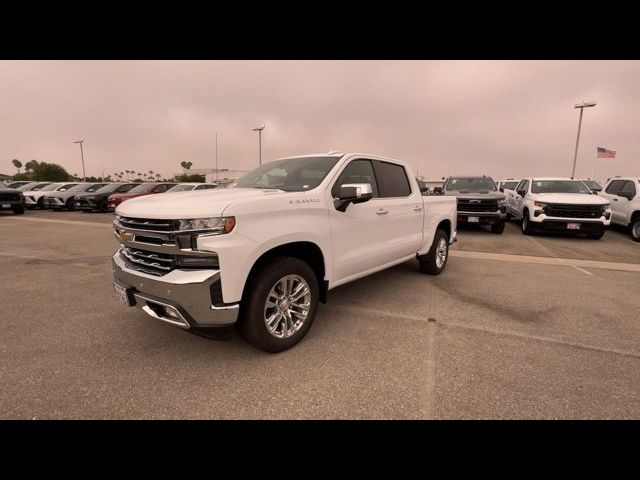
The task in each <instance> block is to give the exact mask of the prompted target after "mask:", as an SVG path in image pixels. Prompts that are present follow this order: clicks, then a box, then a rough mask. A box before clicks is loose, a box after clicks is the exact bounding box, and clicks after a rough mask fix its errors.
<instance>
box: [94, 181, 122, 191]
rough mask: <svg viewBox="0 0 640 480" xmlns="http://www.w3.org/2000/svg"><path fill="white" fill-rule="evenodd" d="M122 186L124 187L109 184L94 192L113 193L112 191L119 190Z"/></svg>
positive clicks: (120, 184) (117, 184)
mask: <svg viewBox="0 0 640 480" xmlns="http://www.w3.org/2000/svg"><path fill="white" fill-rule="evenodd" d="M122 185H125V184H124V183H111V184H107V185H105V186H104V187H100V188H99V189H97V190H95V192H96V193H107V192H113V191H114V190H117V189H118V188H120V187H121V186H122Z"/></svg>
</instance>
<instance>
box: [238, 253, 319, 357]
mask: <svg viewBox="0 0 640 480" xmlns="http://www.w3.org/2000/svg"><path fill="white" fill-rule="evenodd" d="M298 288H300V291H297V289H298ZM304 292H306V293H304ZM301 294H302V296H301V297H298V298H296V295H301ZM319 297H320V288H319V286H318V279H317V277H316V275H315V273H314V271H313V270H312V269H311V267H310V266H309V265H308V264H307V263H306V262H304V261H302V260H300V259H298V258H293V257H275V258H272V259H271V260H269V261H268V262H265V263H263V264H262V265H260V266H259V267H258V268H257V269H256V270H255V271H254V272H253V273H252V274H251V277H250V278H249V280H248V281H247V285H246V287H245V294H244V296H243V300H242V303H241V304H240V312H239V315H238V321H237V322H236V328H237V329H238V333H239V334H240V336H241V337H242V338H243V339H244V340H245V341H246V342H247V343H249V344H250V345H252V346H254V347H256V348H258V349H260V350H263V351H265V352H270V353H277V352H282V351H284V350H287V349H288V348H291V347H293V346H294V345H295V344H296V343H298V342H299V341H300V340H302V338H303V337H304V336H305V335H306V334H307V332H308V331H309V329H310V328H311V325H312V323H313V319H314V318H315V316H316V311H317V309H318V299H319ZM294 299H295V300H294ZM291 306H293V308H290V307H291ZM305 311H306V316H305V315H304V312H305ZM269 322H270V325H271V330H269V328H268V327H267V323H269Z"/></svg>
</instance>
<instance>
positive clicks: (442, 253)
mask: <svg viewBox="0 0 640 480" xmlns="http://www.w3.org/2000/svg"><path fill="white" fill-rule="evenodd" d="M446 261H447V241H446V240H445V239H444V238H441V239H440V241H439V242H438V247H437V248H436V266H437V267H438V268H439V269H440V268H442V266H443V265H444V262H446Z"/></svg>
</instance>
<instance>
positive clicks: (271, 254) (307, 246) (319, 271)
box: [242, 241, 329, 303]
mask: <svg viewBox="0 0 640 480" xmlns="http://www.w3.org/2000/svg"><path fill="white" fill-rule="evenodd" d="M275 257H293V258H298V259H300V260H302V261H303V262H305V263H307V264H308V265H309V266H310V267H311V269H312V270H313V272H314V273H315V275H316V278H317V279H318V286H319V287H320V301H321V302H322V303H326V301H327V293H328V286H329V282H328V281H326V280H325V274H326V266H325V257H324V254H323V252H322V249H321V248H320V247H319V246H318V245H317V244H316V243H314V242H310V241H294V242H288V243H283V244H281V245H277V246H274V247H272V248H270V249H269V250H267V251H265V252H263V253H262V254H261V255H260V256H259V257H258V258H257V259H256V261H255V262H253V265H252V266H251V269H250V270H249V273H248V274H247V279H246V281H245V284H244V288H243V291H242V297H243V298H244V297H245V295H246V294H247V285H248V284H249V279H250V278H251V276H252V275H253V274H254V273H255V271H256V270H257V269H258V268H260V267H261V266H263V265H264V264H266V263H268V262H269V261H271V260H272V259H273V258H275Z"/></svg>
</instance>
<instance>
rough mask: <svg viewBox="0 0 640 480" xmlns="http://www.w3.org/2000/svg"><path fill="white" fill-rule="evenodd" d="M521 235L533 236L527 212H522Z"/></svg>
mask: <svg viewBox="0 0 640 480" xmlns="http://www.w3.org/2000/svg"><path fill="white" fill-rule="evenodd" d="M522 233H523V234H524V235H533V227H532V226H531V221H530V220H529V212H528V211H527V210H525V211H524V212H522Z"/></svg>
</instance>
